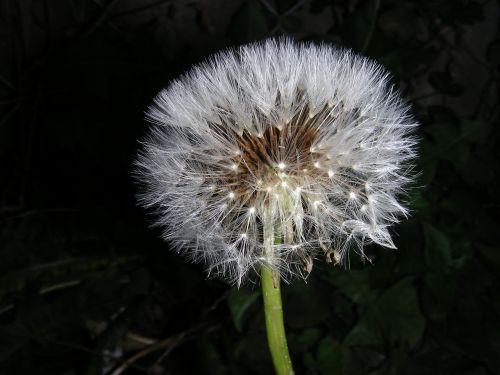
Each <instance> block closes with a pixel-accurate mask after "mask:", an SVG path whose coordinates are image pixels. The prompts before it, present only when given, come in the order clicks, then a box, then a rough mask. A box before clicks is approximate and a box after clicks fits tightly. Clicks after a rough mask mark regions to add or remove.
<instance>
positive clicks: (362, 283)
mask: <svg viewBox="0 0 500 375" xmlns="http://www.w3.org/2000/svg"><path fill="white" fill-rule="evenodd" d="M336 271H337V272H335V273H333V276H332V278H333V283H334V285H335V286H336V287H337V288H338V289H339V290H340V291H341V292H342V293H343V294H344V295H345V296H346V297H348V298H349V299H351V300H352V301H353V302H355V303H357V304H360V305H369V304H370V303H372V302H373V301H374V300H375V298H376V296H375V294H374V293H373V291H372V290H371V288H370V280H369V273H368V272H367V270H363V271H354V270H336Z"/></svg>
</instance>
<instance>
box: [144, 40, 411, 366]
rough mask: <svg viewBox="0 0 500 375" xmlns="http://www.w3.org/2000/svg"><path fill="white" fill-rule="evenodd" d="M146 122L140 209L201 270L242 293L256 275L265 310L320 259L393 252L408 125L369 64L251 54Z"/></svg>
mask: <svg viewBox="0 0 500 375" xmlns="http://www.w3.org/2000/svg"><path fill="white" fill-rule="evenodd" d="M148 117H149V119H150V121H151V123H152V126H151V130H150V133H149V136H148V137H147V139H146V140H145V141H144V143H143V148H142V151H141V152H140V154H139V157H138V159H137V162H136V178H137V179H138V181H140V183H142V184H143V190H142V192H141V193H140V196H139V200H140V204H141V205H143V206H144V207H146V208H148V209H150V210H152V211H153V212H154V213H155V217H156V221H155V222H156V225H158V226H159V227H161V228H162V229H163V236H164V238H165V239H166V240H168V241H170V243H171V244H173V245H174V246H175V247H176V249H177V250H178V251H179V252H182V253H184V254H186V255H187V256H188V257H189V258H191V259H192V260H194V261H201V262H204V263H205V264H206V265H207V268H208V271H209V273H215V274H218V275H220V276H222V277H223V278H225V279H227V280H229V281H230V282H232V283H234V284H236V285H240V284H241V283H242V282H243V281H244V280H245V279H247V278H249V277H251V276H252V275H258V274H259V272H260V273H261V277H262V284H263V288H264V303H265V305H266V301H267V303H272V301H273V298H274V300H276V298H279V280H280V279H281V278H285V279H287V278H289V277H290V276H292V275H298V276H301V277H306V276H307V275H308V273H309V272H310V271H311V269H312V268H313V266H312V264H313V263H312V262H313V259H315V258H318V257H319V256H320V255H321V254H323V255H324V257H325V259H326V260H327V262H331V261H332V257H333V260H334V262H335V263H343V262H344V261H345V260H346V259H347V256H346V255H347V254H348V253H349V251H350V250H349V249H354V250H355V251H357V252H358V253H359V254H360V256H361V257H362V258H366V257H365V253H364V250H363V249H364V246H365V245H367V244H369V243H377V244H379V245H382V246H385V247H389V248H394V243H393V241H392V239H391V235H390V233H389V227H390V226H391V225H392V224H394V223H397V222H398V221H399V220H400V218H401V217H403V216H405V215H406V214H407V213H408V211H407V209H406V208H405V207H404V205H403V204H402V203H401V202H400V200H399V197H400V195H401V193H402V192H404V188H405V186H407V184H408V182H410V181H411V165H410V164H409V163H411V160H412V158H413V157H414V156H415V153H414V144H415V140H414V138H413V137H412V136H411V133H412V130H413V129H414V127H415V125H416V124H415V123H414V121H413V120H412V119H411V117H410V116H409V115H408V106H407V105H405V104H404V103H403V102H402V101H401V100H400V98H399V96H398V94H397V92H396V91H395V90H394V89H393V88H392V86H390V85H389V83H388V75H387V73H386V72H385V71H384V70H383V69H382V68H381V67H380V66H379V65H377V64H376V63H375V62H373V61H371V60H368V59H366V58H363V57H360V56H357V55H355V54H353V53H352V52H350V51H348V50H341V49H336V48H334V47H332V46H330V45H326V44H321V45H315V44H306V43H294V42H292V41H290V40H288V39H279V40H267V41H265V42H263V43H255V44H249V45H246V46H242V47H240V48H238V49H234V50H228V51H225V52H222V53H219V54H216V55H215V56H213V57H212V58H210V59H209V60H208V61H206V62H205V63H202V64H200V65H198V66H195V67H194V68H193V69H192V70H191V71H189V72H188V73H187V74H185V75H183V76H182V77H180V78H179V79H177V80H175V81H173V82H172V83H171V84H170V86H169V87H168V88H166V89H165V90H163V91H162V92H161V93H160V94H159V95H158V96H157V97H156V99H155V101H154V105H153V106H152V107H151V108H150V110H149V112H148ZM266 288H267V289H266ZM268 291H271V294H272V293H276V291H277V296H274V297H272V296H271V297H269V298H270V299H267V300H266V293H267V292H268ZM268 294H269V293H268ZM270 301H271V302H270ZM275 302H276V301H275ZM278 307H279V309H281V300H279V306H278ZM266 308H267V306H266ZM267 319H268V315H267V311H266V322H267V323H268V330H269V324H271V323H272V319H273V318H272V317H270V318H269V319H271V321H267ZM274 319H278V320H279V317H274ZM274 322H275V321H274ZM278 325H279V322H278ZM281 325H282V317H281ZM283 333H284V331H283ZM268 334H269V333H268ZM269 340H270V347H271V351H273V348H272V346H273V344H272V343H271V340H272V339H271V338H270V337H269ZM275 345H276V346H280V345H283V343H279V342H278V343H275ZM284 345H285V348H286V341H285V343H284ZM282 349H283V348H282ZM287 353H288V352H287V351H286V354H287ZM273 357H274V354H273ZM275 367H276V368H277V371H278V365H276V362H275ZM290 369H291V366H290V368H289V370H290ZM282 371H284V372H279V371H278V372H279V373H290V372H286V371H287V370H286V364H285V370H283V369H282ZM290 371H291V370H290Z"/></svg>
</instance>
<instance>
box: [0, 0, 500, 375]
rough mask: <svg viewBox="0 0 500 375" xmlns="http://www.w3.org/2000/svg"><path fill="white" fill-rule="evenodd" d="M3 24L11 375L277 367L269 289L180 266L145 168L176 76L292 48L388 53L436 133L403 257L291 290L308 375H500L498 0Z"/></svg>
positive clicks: (0, 236) (29, 6) (95, 10)
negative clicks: (265, 294) (223, 55)
mask: <svg viewBox="0 0 500 375" xmlns="http://www.w3.org/2000/svg"><path fill="white" fill-rule="evenodd" d="M0 19H1V22H0V35H1V36H0V59H1V62H2V63H1V64H0V155H1V159H0V160H1V163H0V179H1V185H0V186H1V190H0V199H1V204H0V223H1V225H0V244H1V245H0V257H1V258H0V259H1V262H0V270H1V273H0V373H2V374H9V375H11V374H50V375H57V374H61V375H62V374H64V375H73V374H75V375H77V374H86V375H96V374H113V375H118V374H121V373H125V374H145V373H150V374H199V373H203V374H255V375H257V374H269V373H271V372H272V366H271V362H270V358H269V354H268V352H267V346H266V341H265V340H266V339H265V332H264V320H263V316H262V312H261V301H260V292H259V287H258V285H249V286H247V287H246V288H243V289H241V290H239V291H238V290H232V289H230V288H229V287H228V286H227V285H225V284H224V283H222V282H220V281H217V280H208V281H207V280H205V274H204V272H203V267H201V266H197V265H190V264H187V263H186V262H185V261H184V260H183V259H181V258H180V257H178V256H177V255H175V254H174V253H173V252H170V251H169V250H168V244H165V243H163V242H161V241H160V240H158V239H157V237H158V233H157V231H156V230H154V229H150V228H148V219H147V217H145V214H144V213H143V212H142V211H141V210H139V209H137V208H136V207H135V203H134V192H135V188H134V186H133V184H132V182H131V178H130V176H129V171H130V169H131V167H130V166H131V162H132V160H133V158H134V153H135V150H136V148H137V141H136V140H137V139H138V138H140V136H141V135H143V134H144V132H145V129H146V124H145V122H144V120H143V112H144V110H145V109H146V108H147V105H148V104H149V102H150V100H151V98H152V97H153V95H154V94H155V93H156V92H157V91H158V90H159V89H160V88H162V87H163V86H164V85H165V84H166V83H167V82H168V81H169V79H171V78H173V77H175V76H176V75H177V74H178V73H180V72H182V71H184V70H186V69H187V68H189V66H190V65H191V64H193V63H195V62H197V61H200V59H202V58H203V57H205V56H206V55H207V54H209V53H211V52H215V51H217V50H219V49H221V48H224V47H226V46H230V45H235V44H239V43H244V42H247V41H251V40H257V39H261V38H264V37H267V36H273V35H281V34H288V35H291V36H293V37H295V38H296V39H299V40H316V41H321V40H322V41H328V42H333V43H336V44H338V45H343V46H347V47H350V48H353V49H355V50H356V51H358V52H362V53H364V54H366V55H369V56H371V57H373V58H375V59H377V60H378V61H380V62H381V63H383V64H384V65H385V66H386V67H387V68H388V69H389V70H390V71H391V72H392V74H393V77H394V83H395V84H396V85H398V87H399V88H400V89H401V91H402V93H403V95H404V96H405V97H406V98H407V99H408V100H409V101H410V102H411V103H412V104H413V112H414V113H413V114H414V116H415V117H416V118H417V119H418V120H419V122H420V123H421V127H420V129H419V137H420V140H421V142H420V159H419V161H418V168H417V169H418V170H419V171H421V175H420V177H419V181H418V183H417V184H416V187H415V188H414V189H412V190H411V191H410V192H409V195H408V199H409V200H410V202H411V206H412V211H413V213H412V217H411V218H410V219H409V220H407V221H404V222H403V223H402V224H401V225H398V226H397V227H396V228H395V229H394V231H395V235H396V242H397V246H398V248H399V250H397V251H390V250H384V249H380V248H377V247H373V248H371V249H370V253H371V257H372V259H373V265H370V264H359V263H358V262H357V261H356V259H355V258H356V256H353V257H352V259H351V264H350V270H347V269H343V268H333V267H332V266H331V265H328V264H325V263H322V262H317V263H315V266H314V269H313V272H312V273H311V275H310V277H309V279H308V281H307V283H303V282H302V281H294V282H292V283H291V284H290V285H286V286H285V287H284V306H285V321H286V324H287V334H288V336H289V345H290V348H291V353H292V356H293V360H294V364H295V367H296V369H297V373H298V374H325V375H326V374H346V375H358V374H359V375H361V374H370V375H375V374H394V375H396V374H398V375H399V374H443V375H444V374H454V375H455V374H467V375H486V374H499V373H500V357H499V356H498V353H500V319H499V318H500V298H499V293H498V291H499V290H500V280H499V275H500V272H499V271H500V251H499V249H498V240H497V239H496V237H495V236H496V234H497V233H498V231H499V229H500V225H499V219H498V212H499V207H500V206H499V198H498V192H499V191H500V186H499V168H498V167H499V162H500V160H499V156H500V155H499V147H498V144H499V133H498V110H499V107H498V75H499V64H500V39H498V34H497V33H498V24H497V21H498V19H499V3H498V1H496V2H495V1H492V0H490V1H488V0H482V1H479V0H478V1H472V0H438V1H432V2H422V1H410V0H400V1H396V0H359V1H347V0H341V1H335V2H334V1H329V0H305V1H300V0H299V1H291V0H275V1H272V0H265V1H264V0H262V1H256V0H255V1H254V0H235V1H225V2H224V1H222V0H220V1H216V0H212V1H208V0H190V1H168V0H156V1H155V0H149V1H140V0H121V1H120V0H67V1H64V2H54V1H49V0H37V1H34V0H5V1H2V3H1V4H0Z"/></svg>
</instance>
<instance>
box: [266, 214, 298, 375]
mask: <svg viewBox="0 0 500 375" xmlns="http://www.w3.org/2000/svg"><path fill="white" fill-rule="evenodd" d="M265 216H267V217H264V223H263V224H264V253H265V256H266V258H267V259H268V264H266V265H263V266H262V270H261V284H262V296H263V299H264V313H265V316H266V331H267V342H268V345H269V350H270V352H271V357H272V359H273V364H274V369H275V370H276V374H277V375H293V374H294V372H293V367H292V361H291V360H290V354H288V345H287V342H286V335H285V324H284V322H283V307H282V304H281V291H280V274H279V271H278V270H277V268H276V267H274V265H273V261H272V260H273V249H272V245H273V242H274V243H275V244H276V243H279V236H278V235H276V236H275V235H274V225H273V221H272V220H270V215H265Z"/></svg>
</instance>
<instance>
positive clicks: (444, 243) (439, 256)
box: [423, 224, 452, 269]
mask: <svg viewBox="0 0 500 375" xmlns="http://www.w3.org/2000/svg"><path fill="white" fill-rule="evenodd" d="M423 229H424V238H425V258H426V262H427V265H428V266H429V267H430V268H433V269H436V268H443V267H448V266H451V265H452V250H451V246H450V241H449V240H448V237H446V236H445V235H444V233H443V232H441V231H440V230H438V229H436V228H434V227H433V226H432V225H430V224H423Z"/></svg>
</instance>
